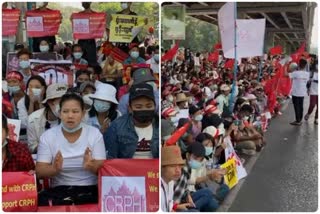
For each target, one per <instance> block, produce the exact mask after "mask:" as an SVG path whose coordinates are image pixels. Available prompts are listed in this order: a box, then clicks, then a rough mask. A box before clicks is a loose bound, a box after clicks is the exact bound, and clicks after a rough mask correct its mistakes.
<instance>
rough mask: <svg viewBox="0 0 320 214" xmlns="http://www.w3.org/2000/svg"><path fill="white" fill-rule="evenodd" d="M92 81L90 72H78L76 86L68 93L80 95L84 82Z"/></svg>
mask: <svg viewBox="0 0 320 214" xmlns="http://www.w3.org/2000/svg"><path fill="white" fill-rule="evenodd" d="M86 81H90V72H89V71H87V70H78V71H77V72H76V79H75V83H76V86H75V87H73V88H69V89H68V93H72V92H73V93H77V94H80V91H79V89H80V86H81V84H82V83H83V82H86Z"/></svg>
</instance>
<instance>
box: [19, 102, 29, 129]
mask: <svg viewBox="0 0 320 214" xmlns="http://www.w3.org/2000/svg"><path fill="white" fill-rule="evenodd" d="M24 102H25V96H24V97H22V98H21V99H20V100H19V101H18V103H17V109H18V117H19V120H21V128H27V125H28V116H29V115H28V110H27V108H26V106H25V104H24Z"/></svg>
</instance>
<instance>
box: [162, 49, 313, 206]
mask: <svg viewBox="0 0 320 214" xmlns="http://www.w3.org/2000/svg"><path fill="white" fill-rule="evenodd" d="M168 53H170V54H172V53H171V52H170V51H168V52H166V51H165V53H164V54H168ZM218 53H219V56H218V55H217V56H216V57H215V58H214V57H213V58H212V55H210V54H209V53H207V52H203V53H200V52H198V53H193V52H191V51H190V49H188V48H186V49H179V50H178V51H177V53H176V54H175V55H174V56H173V55H172V56H171V57H172V60H170V59H169V60H166V61H162V62H161V100H162V101H161V130H162V131H161V139H162V141H161V143H162V150H161V152H162V153H161V178H162V180H161V188H162V189H161V196H162V199H163V201H162V203H161V208H162V210H165V211H168V212H170V211H187V212H189V211H200V212H208V211H215V210H217V208H218V207H219V204H220V203H221V202H222V201H223V199H224V198H225V197H226V195H227V194H228V192H229V188H228V186H227V185H225V182H224V179H223V177H224V175H225V173H226V171H225V170H224V169H221V168H219V167H220V165H221V164H223V163H225V162H226V157H225V152H224V150H225V149H226V146H227V145H226V142H225V141H224V140H225V139H226V138H227V137H230V139H231V141H232V144H233V147H234V149H235V151H236V153H237V154H238V156H239V157H240V159H241V162H242V163H244V162H245V160H246V158H249V157H250V156H254V155H256V154H257V153H259V152H260V151H261V150H262V149H263V148H264V147H265V146H266V139H265V137H264V133H265V132H266V131H267V129H268V124H270V122H271V119H272V118H273V117H276V116H278V115H281V111H282V110H283V109H284V107H283V106H284V105H285V104H286V103H288V101H289V100H290V98H291V97H292V101H293V104H294V109H295V112H296V120H295V121H294V122H293V123H291V124H292V125H301V124H302V122H301V121H302V118H303V114H304V113H303V97H304V96H307V94H308V95H310V100H311V101H310V108H309V110H308V113H307V114H305V117H304V118H305V120H308V119H309V118H310V117H311V114H312V111H313V109H314V107H315V106H316V105H318V104H317V103H318V78H317V77H318V75H317V72H318V68H317V63H318V62H317V57H316V56H314V55H310V56H309V55H307V54H306V53H304V54H300V55H299V58H298V59H296V60H293V58H290V59H289V60H286V59H285V56H284V55H282V54H275V55H270V54H269V55H266V56H265V57H264V58H262V57H261V58H260V57H252V58H246V59H241V61H240V62H238V63H237V66H236V70H237V73H236V76H234V64H233V63H234V62H233V61H232V60H228V59H225V58H224V57H223V52H222V50H220V51H219V50H218ZM167 57H168V56H165V57H164V58H166V59H168V58H167ZM232 62H233V63H232ZM308 71H310V72H308ZM289 77H290V78H291V79H292V83H291V80H290V79H289ZM307 82H308V84H307ZM287 83H288V84H287ZM291 85H292V88H291ZM317 108H318V106H317ZM317 112H318V110H316V114H315V119H314V123H315V124H318V114H317ZM186 124H188V125H187V126H186ZM182 127H187V129H185V130H184V133H180V135H178V132H181V130H183V129H182ZM177 136H178V137H177Z"/></svg>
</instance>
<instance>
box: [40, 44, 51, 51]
mask: <svg viewBox="0 0 320 214" xmlns="http://www.w3.org/2000/svg"><path fill="white" fill-rule="evenodd" d="M40 51H41V52H48V51H49V46H48V45H40Z"/></svg>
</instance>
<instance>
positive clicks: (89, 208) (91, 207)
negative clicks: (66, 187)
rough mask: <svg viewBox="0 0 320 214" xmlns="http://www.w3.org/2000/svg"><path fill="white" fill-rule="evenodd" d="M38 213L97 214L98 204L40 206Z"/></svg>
mask: <svg viewBox="0 0 320 214" xmlns="http://www.w3.org/2000/svg"><path fill="white" fill-rule="evenodd" d="M37 211H38V212H99V207H98V204H83V205H69V206H68V205H64V206H41V207H38V210H37Z"/></svg>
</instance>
